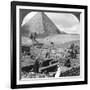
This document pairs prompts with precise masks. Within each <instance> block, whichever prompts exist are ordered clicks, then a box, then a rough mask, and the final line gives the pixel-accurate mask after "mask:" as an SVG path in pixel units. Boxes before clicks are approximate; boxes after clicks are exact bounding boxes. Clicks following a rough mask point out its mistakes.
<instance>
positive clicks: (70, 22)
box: [22, 12, 80, 33]
mask: <svg viewBox="0 0 90 90" xmlns="http://www.w3.org/2000/svg"><path fill="white" fill-rule="evenodd" d="M37 13H38V12H30V13H29V14H27V15H26V16H25V17H24V19H23V21H22V26H23V25H24V24H25V23H26V22H28V20H30V19H31V18H32V17H33V16H34V15H35V14H37ZM45 14H46V15H47V16H48V17H49V18H50V19H51V20H52V21H53V22H54V24H55V25H56V26H57V27H58V28H59V30H61V31H64V32H67V33H80V21H79V20H78V19H77V17H76V16H75V15H74V14H70V13H51V12H45Z"/></svg>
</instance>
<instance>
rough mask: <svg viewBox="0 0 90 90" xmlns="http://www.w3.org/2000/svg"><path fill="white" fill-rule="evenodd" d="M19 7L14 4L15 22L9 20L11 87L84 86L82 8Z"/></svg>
mask: <svg viewBox="0 0 90 90" xmlns="http://www.w3.org/2000/svg"><path fill="white" fill-rule="evenodd" d="M19 4H20V3H16V9H15V10H16V11H15V13H16V18H15V17H14V13H13V18H15V19H13V20H16V25H15V27H16V31H15V33H16V36H15V37H16V46H15V47H16V49H15V52H16V54H15V55H16V60H15V61H13V65H14V63H15V65H16V66H15V67H14V66H13V68H14V69H13V70H15V71H16V72H15V73H14V72H13V74H14V75H16V76H15V77H16V78H15V80H16V82H15V85H18V87H19V86H20V85H21V86H20V87H24V86H25V85H26V86H25V87H29V86H27V85H31V87H34V86H33V85H38V86H39V85H43V86H44V84H46V86H48V85H49V84H51V85H50V86H53V84H55V83H57V86H59V85H60V84H61V85H69V84H70V85H71V83H72V82H75V83H77V84H83V83H85V82H86V79H85V77H86V73H87V70H86V66H85V65H86V62H87V59H86V61H85V52H86V50H85V49H84V48H85V47H86V45H85V41H84V40H85V35H86V33H84V31H85V30H86V31H87V28H86V26H85V25H86V24H85V23H86V19H85V17H86V16H85V13H86V12H85V10H86V9H84V8H86V7H84V8H83V6H81V8H80V7H78V6H77V5H76V7H77V8H75V7H74V8H71V7H72V5H71V7H70V8H68V6H69V5H66V7H67V8H63V7H64V6H65V5H61V6H60V7H59V5H58V4H57V5H58V8H57V7H53V4H50V5H51V7H50V6H49V5H48V4H38V5H36V4H34V3H33V4H32V3H31V4H30V3H29V4H30V5H31V6H30V5H29V6H28V5H27V3H26V4H25V5H26V6H21V5H20V6H19ZM21 4H24V3H23V2H22V3H21ZM14 5H15V3H14V4H13V8H14ZM54 5H56V4H54ZM44 6H45V7H44ZM82 8H83V9H82ZM12 10H13V9H12ZM13 12H14V11H13ZM13 22H14V21H13ZM13 29H15V28H14V26H13ZM13 35H14V34H13ZM14 44H15V43H14ZM85 70H86V71H85ZM85 72H86V73H85ZM14 75H13V77H14ZM84 81H85V82H84ZM46 82H47V83H46ZM70 82H71V83H70ZM64 83H65V84H64ZM32 84H33V85H32ZM12 86H13V85H12ZM54 86H55V85H54Z"/></svg>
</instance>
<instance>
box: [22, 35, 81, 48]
mask: <svg viewBox="0 0 90 90" xmlns="http://www.w3.org/2000/svg"><path fill="white" fill-rule="evenodd" d="M36 40H37V41H38V42H40V43H44V44H45V45H50V42H53V43H54V44H55V45H56V46H57V47H62V48H63V47H67V46H68V45H69V44H71V43H76V44H80V35H68V34H58V35H57V34H56V35H52V36H48V37H46V38H37V39H36ZM31 44H32V40H31V39H30V38H28V37H25V36H22V37H21V45H25V46H30V45H31Z"/></svg>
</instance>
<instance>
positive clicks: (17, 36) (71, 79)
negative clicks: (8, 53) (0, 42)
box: [16, 6, 84, 85]
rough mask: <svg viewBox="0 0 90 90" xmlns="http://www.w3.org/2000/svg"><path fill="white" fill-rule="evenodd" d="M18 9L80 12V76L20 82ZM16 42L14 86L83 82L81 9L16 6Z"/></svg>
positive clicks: (82, 19)
mask: <svg viewBox="0 0 90 90" xmlns="http://www.w3.org/2000/svg"><path fill="white" fill-rule="evenodd" d="M19 9H33V10H50V11H69V12H71V11H73V12H74V11H76V12H82V13H81V15H80V19H81V20H80V22H81V24H80V25H81V29H80V48H81V49H80V76H75V77H74V76H73V77H60V78H58V79H55V78H54V79H53V78H50V79H49V78H47V79H41V78H40V79H30V80H29V79H28V80H20V79H19V77H20V76H19V75H20V74H19V37H20V33H19V15H20V14H19ZM16 26H17V27H16V32H17V33H16V40H17V42H16V43H17V48H16V52H17V60H16V65H17V66H16V72H17V75H16V77H17V78H16V79H17V80H16V84H17V85H21V84H36V83H53V82H72V81H84V10H83V9H70V8H69V9H68V8H51V7H34V6H16Z"/></svg>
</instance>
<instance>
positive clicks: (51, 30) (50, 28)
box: [42, 13, 60, 34]
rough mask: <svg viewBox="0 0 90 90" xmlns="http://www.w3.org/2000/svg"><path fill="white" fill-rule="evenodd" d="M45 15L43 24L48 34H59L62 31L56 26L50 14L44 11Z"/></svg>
mask: <svg viewBox="0 0 90 90" xmlns="http://www.w3.org/2000/svg"><path fill="white" fill-rule="evenodd" d="M42 17H43V25H44V30H45V31H46V32H47V33H48V34H58V33H60V31H59V29H58V28H57V27H56V25H55V24H54V23H53V22H52V21H51V20H50V19H49V17H48V16H46V15H45V14H44V13H43V15H42Z"/></svg>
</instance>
